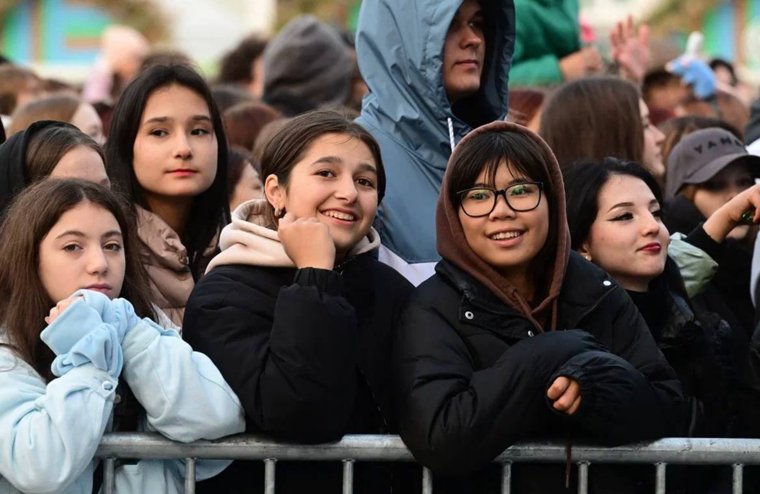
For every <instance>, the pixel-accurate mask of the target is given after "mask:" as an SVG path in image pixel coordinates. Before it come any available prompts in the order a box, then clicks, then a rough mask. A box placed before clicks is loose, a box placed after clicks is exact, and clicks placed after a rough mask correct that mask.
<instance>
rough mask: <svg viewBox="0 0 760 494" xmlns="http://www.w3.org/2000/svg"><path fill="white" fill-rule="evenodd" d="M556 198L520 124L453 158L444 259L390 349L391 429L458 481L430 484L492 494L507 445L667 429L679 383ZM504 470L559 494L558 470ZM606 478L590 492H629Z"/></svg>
mask: <svg viewBox="0 0 760 494" xmlns="http://www.w3.org/2000/svg"><path fill="white" fill-rule="evenodd" d="M564 196H565V194H564V189H563V185H562V177H561V173H560V169H559V165H558V163H557V160H556V159H555V158H554V155H553V154H552V152H551V150H550V149H549V147H548V146H547V145H546V144H545V143H544V142H543V141H542V140H541V139H540V138H539V137H538V136H537V135H535V134H533V133H532V132H530V131H529V130H527V129H525V128H524V127H521V126H519V125H515V124H511V123H507V122H495V123H492V124H488V125H485V126H483V127H480V128H478V129H476V130H475V131H473V132H472V133H470V134H469V135H468V136H467V137H465V138H464V139H463V140H462V141H461V142H460V143H459V145H458V146H457V147H456V149H455V151H454V154H453V155H452V156H451V159H450V161H449V164H448V167H447V170H446V177H445V179H444V187H443V190H442V191H441V195H440V198H439V201H438V209H437V219H436V221H437V235H438V251H439V253H440V254H441V257H442V258H443V260H442V261H440V262H439V263H438V265H437V267H436V274H435V275H434V276H433V277H432V278H430V279H429V280H427V281H426V282H424V283H423V284H422V285H420V286H419V287H418V288H417V290H416V291H415V293H414V294H413V296H412V299H411V301H410V303H409V306H408V309H407V310H406V312H405V315H404V318H403V324H402V327H401V330H400V332H399V334H398V337H397V340H396V342H395V346H396V357H395V358H394V366H395V368H396V369H395V374H396V376H397V384H396V389H395V392H396V395H395V396H396V398H397V400H398V401H399V408H398V409H399V413H400V417H399V420H400V433H401V437H402V438H403V439H404V442H405V443H406V445H407V446H408V447H409V449H410V450H411V451H412V453H413V454H414V455H415V457H416V458H417V460H419V461H420V462H422V463H423V464H425V465H426V466H428V467H430V468H432V469H433V471H434V473H438V474H440V475H441V477H443V476H451V475H461V477H453V478H441V482H440V485H439V484H436V486H435V490H436V492H440V491H444V492H449V490H451V492H484V493H487V492H500V490H499V479H500V475H499V469H498V468H495V469H486V468H485V467H486V466H487V465H489V463H490V462H491V461H492V460H493V459H494V457H496V456H497V455H498V454H499V453H501V452H502V451H503V450H504V449H505V448H506V447H508V446H510V445H511V444H513V443H514V442H517V441H521V440H536V439H543V438H550V439H571V440H578V441H581V440H583V441H594V442H600V443H603V444H610V445H612V444H621V443H626V442H631V441H638V440H644V439H652V438H656V437H660V436H664V435H667V434H669V433H672V432H673V431H674V430H675V429H674V425H675V424H674V419H675V418H676V411H677V409H678V404H679V402H680V398H681V390H680V385H679V384H678V381H677V379H676V377H675V375H674V373H673V371H672V369H671V368H670V367H669V366H668V364H667V362H666V361H665V359H664V358H663V357H662V354H661V353H660V352H659V351H658V350H657V347H656V345H655V343H654V341H653V339H652V337H651V335H650V334H649V331H648V330H647V328H646V324H645V323H644V321H643V319H642V318H641V316H640V315H639V313H638V311H637V310H636V307H635V306H634V305H633V303H632V302H631V301H630V299H629V298H628V297H627V296H626V294H625V292H624V291H623V289H622V288H621V287H620V286H619V285H618V284H616V283H615V282H614V281H613V280H612V279H610V278H609V276H608V275H607V274H606V273H604V272H603V271H601V270H600V269H598V268H597V267H596V266H593V265H592V264H590V263H588V262H586V261H584V260H583V259H582V258H581V257H580V256H579V255H578V254H576V253H573V252H571V251H570V245H569V238H568V234H567V220H566V213H565V197H564ZM513 469H514V476H513V479H514V483H515V484H516V486H515V487H514V488H515V490H516V491H519V492H542V493H547V492H548V493H551V492H567V491H566V489H565V485H564V484H565V475H564V474H563V472H562V469H561V468H560V467H556V466H548V465H546V466H543V465H531V466H528V465H526V466H522V465H521V466H519V467H513ZM605 471H606V470H605V469H604V468H601V469H600V472H605ZM473 472H474V473H473ZM607 472H608V473H609V471H607ZM465 474H472V475H470V476H464V475H465ZM610 475H611V476H609V475H607V474H605V473H601V474H598V476H597V477H596V478H597V482H598V483H596V484H594V485H592V487H591V491H590V492H629V491H631V492H632V491H633V489H635V484H636V483H637V482H636V479H633V478H630V477H628V476H626V474H621V475H623V477H619V476H616V475H612V474H610ZM436 478H438V477H437V476H436ZM513 485H514V484H513ZM613 486H614V487H613ZM604 489H607V490H604Z"/></svg>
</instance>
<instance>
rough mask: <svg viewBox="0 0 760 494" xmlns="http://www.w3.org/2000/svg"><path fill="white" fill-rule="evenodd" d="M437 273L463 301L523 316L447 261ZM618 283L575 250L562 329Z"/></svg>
mask: <svg viewBox="0 0 760 494" xmlns="http://www.w3.org/2000/svg"><path fill="white" fill-rule="evenodd" d="M435 270H436V273H438V275H440V276H441V277H442V278H444V279H445V280H446V281H447V282H448V283H449V284H451V285H453V286H454V288H456V290H457V291H458V292H459V293H461V294H462V303H463V304H467V305H468V306H473V307H476V308H480V309H483V310H486V311H488V312H492V313H494V314H501V315H510V316H514V315H520V313H519V312H518V311H516V310H515V309H513V308H511V307H509V306H507V305H506V304H504V302H502V301H501V300H500V299H499V298H498V297H496V295H494V293H493V292H491V291H490V290H489V289H488V288H486V287H485V286H484V285H483V284H482V283H480V282H479V281H478V280H476V279H475V278H473V277H472V276H471V275H469V274H467V273H466V272H465V271H463V270H462V269H460V268H458V267H457V266H455V265H454V264H452V263H451V262H449V261H447V260H445V259H444V260H442V261H441V262H439V263H438V264H437V265H436V268H435ZM617 286H618V285H617V283H615V281H614V280H613V279H612V278H611V277H610V276H609V275H608V274H607V273H606V272H605V271H602V270H601V269H600V268H598V267H597V266H595V265H594V264H592V263H590V262H588V261H586V260H585V259H583V258H582V257H581V256H580V255H578V254H577V253H575V252H571V253H570V258H569V261H568V265H567V272H566V275H565V280H564V284H563V286H562V290H561V292H560V296H559V298H558V306H559V318H558V328H546V329H573V328H575V327H576V325H577V324H578V323H579V322H580V321H581V320H582V319H583V318H584V317H585V316H586V315H587V314H588V313H589V312H590V311H591V310H593V309H594V308H595V307H596V306H597V305H598V304H599V302H600V301H601V300H603V299H604V298H605V297H606V296H607V295H608V294H610V293H611V292H612V291H613V290H614V289H615V288H616V287H617Z"/></svg>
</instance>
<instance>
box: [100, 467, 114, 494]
mask: <svg viewBox="0 0 760 494" xmlns="http://www.w3.org/2000/svg"><path fill="white" fill-rule="evenodd" d="M115 476H116V458H106V459H105V460H103V487H104V488H103V494H113V491H114V483H115V481H116V479H115Z"/></svg>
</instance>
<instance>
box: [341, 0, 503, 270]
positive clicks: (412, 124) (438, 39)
mask: <svg viewBox="0 0 760 494" xmlns="http://www.w3.org/2000/svg"><path fill="white" fill-rule="evenodd" d="M461 3H462V0H372V1H365V2H362V6H361V10H360V12H359V25H358V28H357V33H356V51H357V58H358V61H359V68H360V70H361V73H362V77H363V78H364V80H365V81H366V83H367V85H368V86H369V89H370V93H369V94H368V95H367V96H365V98H364V101H363V105H362V113H361V116H360V117H359V118H358V119H357V122H358V123H359V124H361V125H362V126H364V127H365V128H366V129H367V130H369V131H370V132H371V133H372V135H373V136H374V137H375V139H377V141H378V142H379V143H380V149H381V151H382V156H383V164H384V166H385V173H386V176H387V187H386V193H385V198H384V199H383V202H382V205H381V206H380V208H379V210H378V215H377V220H376V223H375V228H376V229H377V230H378V231H379V233H380V238H381V240H382V244H383V245H382V246H381V252H380V260H382V261H384V262H386V263H388V264H390V265H391V266H393V267H394V268H396V269H397V270H399V271H400V272H401V273H402V274H404V275H405V276H406V277H407V278H408V279H409V280H410V281H412V282H413V283H415V284H419V283H420V282H421V281H423V280H424V279H425V278H427V277H428V276H429V275H431V274H432V273H433V266H434V264H435V263H436V262H437V261H438V259H439V255H438V252H437V251H436V246H435V238H436V237H435V204H436V201H437V199H438V193H439V191H440V188H441V182H442V180H443V174H444V171H445V169H446V163H447V161H448V159H449V156H450V155H451V151H452V147H453V145H455V144H456V142H459V141H460V140H461V139H462V137H464V136H465V135H466V134H467V133H468V132H469V131H470V130H472V128H473V127H474V126H479V125H482V124H484V123H488V122H491V121H494V120H502V119H504V117H505V116H506V113H507V82H508V72H509V66H510V62H511V58H512V51H513V48H514V36H515V16H514V5H513V2H512V0H481V6H482V9H483V12H484V18H485V22H486V25H487V27H486V33H487V34H486V61H485V64H484V68H483V75H482V77H481V81H482V84H481V88H480V90H479V91H478V93H477V94H475V95H473V96H471V97H468V98H465V99H463V100H461V101H459V102H457V104H456V109H457V113H458V114H459V115H464V114H465V113H468V114H469V115H470V118H460V117H458V116H456V115H454V113H453V111H452V108H451V105H450V104H449V100H448V97H447V96H446V90H445V89H444V86H443V69H442V67H443V46H444V42H445V40H446V33H447V32H448V29H449V25H450V24H451V21H452V19H453V18H454V15H455V14H456V12H457V10H458V9H459V7H460V5H461ZM450 125H451V133H450V132H449V126H450Z"/></svg>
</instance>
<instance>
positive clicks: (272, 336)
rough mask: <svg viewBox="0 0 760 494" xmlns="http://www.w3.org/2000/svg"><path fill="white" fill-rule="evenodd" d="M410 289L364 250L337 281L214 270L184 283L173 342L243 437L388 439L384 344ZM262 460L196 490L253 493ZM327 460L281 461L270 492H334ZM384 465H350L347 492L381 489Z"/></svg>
mask: <svg viewBox="0 0 760 494" xmlns="http://www.w3.org/2000/svg"><path fill="white" fill-rule="evenodd" d="M410 292H411V285H410V284H409V283H408V282H407V281H406V280H405V279H403V278H402V277H401V276H400V275H399V274H398V273H396V272H395V271H394V270H393V269H391V268H389V267H387V266H385V265H383V264H380V263H379V262H378V261H377V260H375V259H374V258H373V257H372V254H362V255H359V256H357V257H355V258H353V259H352V260H350V261H349V262H347V263H346V264H345V265H344V266H343V268H342V273H338V272H336V271H327V270H321V269H301V270H296V269H295V268H284V267H283V268H276V267H260V266H248V265H224V266H220V267H217V268H215V269H213V270H212V271H211V272H210V273H209V274H207V275H206V276H205V277H204V278H202V279H201V281H200V282H199V283H198V284H197V285H196V287H195V290H194V291H193V294H192V296H191V297H190V300H189V301H188V304H187V308H186V313H185V321H184V328H183V331H184V337H185V339H186V340H187V341H188V342H189V343H190V344H191V345H192V346H193V348H194V349H196V350H198V351H201V352H203V353H205V354H206V355H208V356H209V357H210V358H211V360H213V361H214V363H215V364H216V365H217V367H218V368H219V370H220V371H221V372H222V374H223V375H224V377H225V379H226V380H227V382H228V383H229V384H230V386H231V387H232V389H233V390H234V391H235V392H236V393H237V395H238V396H239V397H240V401H241V402H242V404H243V407H244V409H245V411H246V420H247V427H246V432H248V433H255V432H266V433H268V434H271V435H273V436H274V437H276V438H280V439H287V440H292V441H297V442H315V443H316V442H326V441H336V440H339V439H340V438H341V436H343V435H344V434H349V433H356V434H359V433H363V434H381V433H393V432H395V427H394V425H393V424H392V423H391V421H390V418H391V415H390V410H391V408H392V406H391V396H390V383H389V381H390V372H389V367H388V362H389V359H390V348H391V337H392V332H393V327H394V324H395V323H396V321H397V319H398V318H399V316H400V314H401V311H402V309H403V306H404V304H405V302H406V299H407V298H408V295H409V294H410ZM261 465H262V462H236V463H235V464H233V465H232V466H231V467H230V468H228V469H227V470H226V471H225V472H224V473H222V474H221V475H220V476H219V477H217V478H215V479H211V480H209V481H207V482H205V483H202V484H201V485H200V486H199V492H215V493H219V492H224V493H229V492H259V491H263V490H262V489H263V469H262V466H261ZM341 468H342V466H341V465H340V464H339V463H330V464H326V463H318V462H317V463H312V464H298V463H282V464H280V465H278V468H277V472H278V474H277V492H282V493H295V492H332V491H337V490H339V489H340V485H341V483H340V482H341V480H340V479H341ZM390 485H391V475H390V470H389V468H388V467H387V466H378V465H371V464H357V466H356V486H357V487H356V489H357V490H356V492H386V493H387V492H389V490H390Z"/></svg>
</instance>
